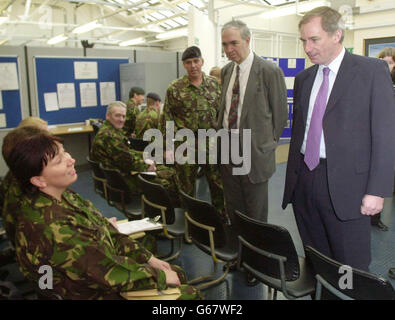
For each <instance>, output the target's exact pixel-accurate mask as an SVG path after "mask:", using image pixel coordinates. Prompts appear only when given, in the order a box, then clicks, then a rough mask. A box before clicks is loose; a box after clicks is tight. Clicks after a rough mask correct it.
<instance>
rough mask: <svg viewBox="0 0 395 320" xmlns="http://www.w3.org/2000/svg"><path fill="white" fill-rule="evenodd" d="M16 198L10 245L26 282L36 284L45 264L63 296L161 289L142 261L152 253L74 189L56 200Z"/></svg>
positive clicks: (157, 273)
mask: <svg viewBox="0 0 395 320" xmlns="http://www.w3.org/2000/svg"><path fill="white" fill-rule="evenodd" d="M20 201H21V210H20V214H19V215H18V221H17V229H16V238H15V239H16V246H15V247H16V254H17V260H18V262H19V264H20V268H21V272H22V273H23V274H24V275H25V276H26V277H27V278H29V279H30V280H32V281H35V282H36V283H39V280H40V277H41V276H42V274H40V273H39V268H40V267H41V266H43V265H47V266H50V267H51V268H52V272H53V292H54V293H57V294H59V295H60V296H61V297H63V298H64V299H116V298H120V296H119V293H120V292H124V291H131V290H143V289H152V288H158V289H160V290H162V289H164V288H165V287H166V275H165V273H164V272H163V271H162V270H157V269H153V268H151V267H150V266H149V265H148V264H147V261H148V260H149V259H150V258H151V256H152V254H151V253H150V252H149V251H147V250H146V249H145V248H144V247H142V246H141V245H140V244H139V243H138V242H137V241H135V240H132V239H131V238H129V237H128V236H126V235H123V234H120V233H119V232H118V231H117V230H116V229H115V228H114V227H113V226H112V225H111V224H110V223H109V222H108V220H107V219H106V218H104V217H103V216H102V215H101V214H100V212H99V211H98V210H97V209H96V208H95V207H94V206H93V205H92V203H91V202H90V201H87V200H84V199H83V198H82V197H81V196H79V195H78V194H77V193H75V192H73V191H71V190H66V191H65V192H64V193H63V195H62V200H61V201H59V200H57V199H55V198H53V197H51V196H49V195H47V194H45V193H42V192H38V194H36V195H34V196H23V197H22V199H20ZM47 283H48V282H47ZM47 290H48V289H47Z"/></svg>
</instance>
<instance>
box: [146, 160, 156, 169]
mask: <svg viewBox="0 0 395 320" xmlns="http://www.w3.org/2000/svg"><path fill="white" fill-rule="evenodd" d="M144 162H145V163H146V164H149V167H148V169H147V170H148V171H156V166H155V162H154V161H153V160H151V159H145V160H144Z"/></svg>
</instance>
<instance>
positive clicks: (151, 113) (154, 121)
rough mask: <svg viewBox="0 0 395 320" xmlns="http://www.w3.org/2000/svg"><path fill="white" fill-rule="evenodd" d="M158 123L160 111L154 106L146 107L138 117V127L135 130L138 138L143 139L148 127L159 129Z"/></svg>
mask: <svg viewBox="0 0 395 320" xmlns="http://www.w3.org/2000/svg"><path fill="white" fill-rule="evenodd" d="M158 123H159V113H158V112H157V111H156V110H155V109H154V108H151V107H147V108H145V109H144V110H143V111H142V112H140V113H139V114H138V115H137V118H136V128H135V130H134V132H135V134H136V138H138V139H143V136H144V132H145V131H146V130H148V129H158Z"/></svg>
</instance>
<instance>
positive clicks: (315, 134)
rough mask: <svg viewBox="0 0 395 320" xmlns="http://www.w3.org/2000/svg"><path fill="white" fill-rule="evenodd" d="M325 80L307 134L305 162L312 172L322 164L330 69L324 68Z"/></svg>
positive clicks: (316, 100)
mask: <svg viewBox="0 0 395 320" xmlns="http://www.w3.org/2000/svg"><path fill="white" fill-rule="evenodd" d="M322 71H323V73H324V79H323V80H322V83H321V87H320V90H319V91H318V94H317V97H316V99H315V103H314V109H313V115H312V116H311V120H310V128H309V132H308V134H307V141H306V151H305V154H304V162H305V163H306V165H307V166H308V167H309V169H310V171H311V170H313V169H314V168H315V167H317V166H318V164H319V162H320V143H321V134H322V118H323V117H324V113H325V108H326V99H327V97H328V88H329V68H324V69H323V70H322Z"/></svg>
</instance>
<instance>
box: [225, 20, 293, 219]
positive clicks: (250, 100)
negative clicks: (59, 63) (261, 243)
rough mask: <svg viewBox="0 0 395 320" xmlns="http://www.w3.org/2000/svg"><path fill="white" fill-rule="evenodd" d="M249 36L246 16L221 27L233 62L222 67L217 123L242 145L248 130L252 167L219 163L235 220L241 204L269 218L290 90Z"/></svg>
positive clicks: (243, 208)
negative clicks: (270, 185)
mask: <svg viewBox="0 0 395 320" xmlns="http://www.w3.org/2000/svg"><path fill="white" fill-rule="evenodd" d="M250 38H251V33H250V31H249V29H248V27H247V26H246V24H245V23H243V22H242V21H230V22H228V23H226V24H225V25H224V26H223V28H222V45H223V47H224V51H225V53H226V56H227V57H228V59H229V60H231V61H232V62H230V63H229V64H227V65H226V66H225V67H224V68H223V69H222V71H221V82H222V94H221V109H220V112H219V116H218V128H219V129H222V128H224V129H227V130H229V132H230V134H232V135H235V136H236V139H233V141H235V144H237V143H240V145H243V144H245V142H246V141H243V137H245V138H246V139H248V138H247V136H245V135H243V130H244V129H248V130H250V132H251V150H243V155H244V156H246V155H247V154H248V153H250V159H248V160H249V161H251V168H250V170H249V171H248V169H249V168H248V169H247V170H244V172H241V173H242V174H240V173H238V174H237V175H235V174H234V173H235V170H234V169H235V168H236V165H235V164H234V163H233V164H232V163H230V164H222V165H221V166H220V168H221V176H222V179H223V186H224V194H225V202H226V209H227V212H228V214H229V216H230V218H231V220H232V218H233V214H234V210H238V211H240V212H242V213H244V214H246V215H247V216H249V217H251V218H254V219H256V220H260V221H267V216H268V180H269V178H270V177H271V176H272V174H273V173H274V171H275V169H276V164H275V148H276V146H277V143H278V141H279V139H280V136H281V133H282V131H283V129H284V127H285V124H286V123H287V119H288V105H287V90H286V86H285V81H284V75H283V73H282V71H281V69H280V68H279V67H277V66H276V65H275V64H274V63H272V62H270V61H265V60H263V59H262V58H260V57H258V56H257V55H256V54H254V53H253V52H252V51H251V50H250V48H249V43H250ZM231 129H232V131H231ZM230 144H231V147H234V145H232V142H231V143H230ZM221 152H222V153H224V152H226V151H224V150H221ZM231 162H232V161H231Z"/></svg>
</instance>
